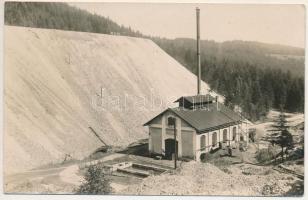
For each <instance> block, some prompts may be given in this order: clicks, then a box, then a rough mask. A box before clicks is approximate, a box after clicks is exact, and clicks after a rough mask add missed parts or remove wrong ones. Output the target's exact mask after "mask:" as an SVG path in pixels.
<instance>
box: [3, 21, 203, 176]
mask: <svg viewBox="0 0 308 200" xmlns="http://www.w3.org/2000/svg"><path fill="white" fill-rule="evenodd" d="M4 59H5V73H4V78H5V108H4V110H5V131H4V132H5V138H4V143H5V149H4V151H5V152H4V153H5V155H4V156H5V157H4V163H5V168H4V169H5V172H6V173H12V172H18V171H23V170H25V169H29V168H33V167H36V166H39V165H42V164H46V163H53V162H59V161H63V159H64V158H65V154H69V155H71V156H72V157H73V158H77V159H81V158H83V157H84V156H86V155H88V154H89V153H91V152H92V151H93V150H95V149H96V148H98V147H99V146H101V145H102V144H101V142H100V141H99V140H98V139H97V138H96V136H95V135H94V134H93V133H92V132H91V131H90V129H89V128H88V127H89V126H91V127H93V128H94V130H96V132H97V133H98V134H99V135H100V137H101V138H102V139H103V140H104V141H105V142H106V143H108V144H110V145H127V144H128V143H130V142H132V141H134V140H136V139H140V138H145V137H147V133H146V131H145V129H144V128H143V126H142V124H143V123H144V122H145V121H146V120H148V119H149V118H151V117H153V116H154V115H155V114H157V113H159V112H160V111H161V110H162V109H164V108H165V107H166V106H167V105H166V104H163V106H162V107H160V108H158V109H157V108H156V109H153V106H151V105H149V104H150V102H152V101H153V97H154V102H155V105H156V106H157V105H158V104H159V101H158V98H161V99H162V101H163V103H168V102H171V101H172V100H175V99H176V98H177V97H179V96H181V95H183V94H186V95H188V94H194V93H195V91H196V82H197V81H196V77H195V76H194V75H193V74H192V73H190V72H189V71H188V70H187V69H185V68H184V67H183V66H181V65H180V64H179V63H178V62H176V61H175V60H174V59H173V58H171V57H170V56H169V55H167V54H166V53H165V52H164V51H162V50H161V49H160V48H159V47H158V46H157V45H156V44H154V43H153V42H152V41H150V40H147V39H139V38H131V37H123V36H111V35H103V34H92V33H81V32H71V31H59V30H47V29H35V28H23V27H13V26H6V27H5V57H4ZM101 87H102V88H105V89H104V90H103V98H102V100H103V106H100V107H99V109H98V107H97V106H94V105H98V104H96V103H93V102H98V101H99V100H100V98H99V95H100V93H101V92H100V88H101ZM206 88H207V86H206V84H205V83H204V85H203V89H204V90H205V89H206ZM110 96H112V98H111V99H112V104H110V103H109V104H108V102H110V101H108V97H110ZM117 96H118V97H119V98H118V97H117ZM125 96H126V97H127V98H126V101H125V100H124V97H125ZM144 99H146V105H145V106H144V103H143V100H144ZM109 100H110V99H109ZM117 102H120V106H117ZM125 102H126V107H124V106H123V105H124V104H125ZM135 102H137V103H135ZM154 107H155V106H154ZM102 108H103V109H102Z"/></svg>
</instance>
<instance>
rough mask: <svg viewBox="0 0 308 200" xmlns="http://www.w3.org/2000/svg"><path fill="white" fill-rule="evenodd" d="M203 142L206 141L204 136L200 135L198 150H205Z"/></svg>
mask: <svg viewBox="0 0 308 200" xmlns="http://www.w3.org/2000/svg"><path fill="white" fill-rule="evenodd" d="M205 140H206V137H205V135H202V136H201V138H200V149H205Z"/></svg>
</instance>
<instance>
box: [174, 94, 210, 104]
mask: <svg viewBox="0 0 308 200" xmlns="http://www.w3.org/2000/svg"><path fill="white" fill-rule="evenodd" d="M183 100H186V101H188V102H189V103H191V104H200V103H206V102H210V101H214V100H215V98H214V97H213V96H211V95H209V94H206V95H195V96H184V97H180V98H178V99H177V100H176V101H175V102H180V101H183Z"/></svg>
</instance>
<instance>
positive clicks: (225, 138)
mask: <svg viewBox="0 0 308 200" xmlns="http://www.w3.org/2000/svg"><path fill="white" fill-rule="evenodd" d="M222 134H223V135H222V140H223V142H227V140H228V131H227V129H224V131H223V133H222Z"/></svg>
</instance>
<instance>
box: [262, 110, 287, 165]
mask: <svg viewBox="0 0 308 200" xmlns="http://www.w3.org/2000/svg"><path fill="white" fill-rule="evenodd" d="M273 122H274V124H273V125H272V126H271V128H272V129H270V130H268V131H269V133H268V134H267V135H266V136H264V137H263V138H262V140H265V141H268V142H270V143H271V144H272V145H279V146H280V147H281V159H282V162H283V161H284V151H285V149H291V148H293V136H292V134H291V133H290V132H289V131H288V128H289V126H288V125H287V124H288V121H287V116H286V114H285V113H284V112H282V110H281V112H280V114H279V115H278V117H277V119H275V120H274V121H273Z"/></svg>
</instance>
